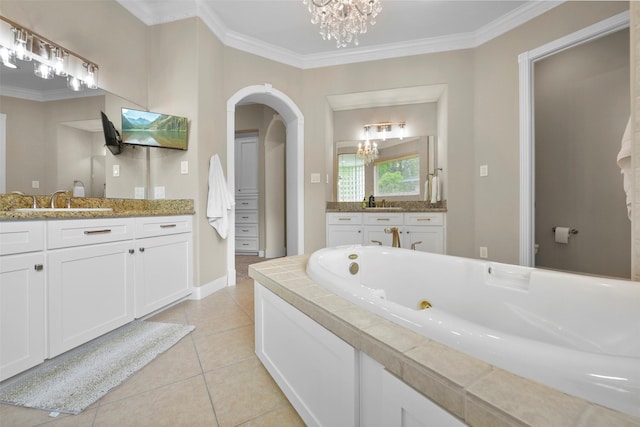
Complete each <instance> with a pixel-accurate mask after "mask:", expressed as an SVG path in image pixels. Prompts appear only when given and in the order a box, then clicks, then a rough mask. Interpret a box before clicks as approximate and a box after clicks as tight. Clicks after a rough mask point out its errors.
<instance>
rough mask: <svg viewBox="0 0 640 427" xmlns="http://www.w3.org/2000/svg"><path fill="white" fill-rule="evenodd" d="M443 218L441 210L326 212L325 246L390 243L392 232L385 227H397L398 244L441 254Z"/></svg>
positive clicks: (443, 230)
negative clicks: (388, 231) (386, 230)
mask: <svg viewBox="0 0 640 427" xmlns="http://www.w3.org/2000/svg"><path fill="white" fill-rule="evenodd" d="M445 221H446V220H445V213H444V212H404V213H402V212H364V213H360V212H339V213H338V212H328V213H327V214H326V230H327V231H326V239H327V240H326V241H327V247H335V246H340V245H353V244H361V245H366V246H369V245H378V244H382V245H383V246H391V245H392V244H393V235H392V234H391V233H385V231H384V230H385V228H389V227H397V228H398V233H399V237H400V246H401V247H403V248H406V249H415V250H417V251H423V252H433V253H439V254H444V253H445V252H446V246H445V242H446V223H445ZM378 242H380V243H378ZM413 244H415V247H414V246H413Z"/></svg>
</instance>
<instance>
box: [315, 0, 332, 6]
mask: <svg viewBox="0 0 640 427" xmlns="http://www.w3.org/2000/svg"><path fill="white" fill-rule="evenodd" d="M332 1H334V0H326V1H324V2H323V1H318V0H311V3H312V4H313V5H314V6H315V7H325V6H326V5H328V4H329V3H331V2H332Z"/></svg>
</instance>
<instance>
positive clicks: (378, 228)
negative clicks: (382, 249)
mask: <svg viewBox="0 0 640 427" xmlns="http://www.w3.org/2000/svg"><path fill="white" fill-rule="evenodd" d="M363 219H364V244H365V245H379V244H382V246H391V245H392V243H393V234H391V233H386V232H385V231H384V230H385V229H386V228H389V227H397V228H398V232H399V233H401V232H402V225H403V223H404V217H403V214H402V213H399V212H388V213H383V212H380V213H365V214H364V215H363ZM378 242H380V243H378ZM400 242H402V238H400Z"/></svg>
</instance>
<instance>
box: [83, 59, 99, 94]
mask: <svg viewBox="0 0 640 427" xmlns="http://www.w3.org/2000/svg"><path fill="white" fill-rule="evenodd" d="M83 66H84V67H85V68H86V69H87V76H86V77H85V79H84V84H86V85H87V87H88V88H89V89H98V66H97V65H96V64H91V63H88V64H87V63H85V64H83Z"/></svg>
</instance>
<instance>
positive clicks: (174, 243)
mask: <svg viewBox="0 0 640 427" xmlns="http://www.w3.org/2000/svg"><path fill="white" fill-rule="evenodd" d="M135 243H136V245H135V246H136V263H135V276H136V282H135V283H136V285H135V289H136V290H135V301H136V303H135V317H136V318H139V317H142V316H145V315H147V314H149V313H151V312H152V311H155V310H157V309H159V308H162V307H164V306H165V305H167V304H171V303H172V302H174V301H176V300H178V299H180V298H182V297H184V296H186V295H189V294H190V293H191V290H192V271H193V244H192V234H191V233H183V234H174V235H170V236H162V237H151V238H147V239H139V240H136V242H135Z"/></svg>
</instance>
